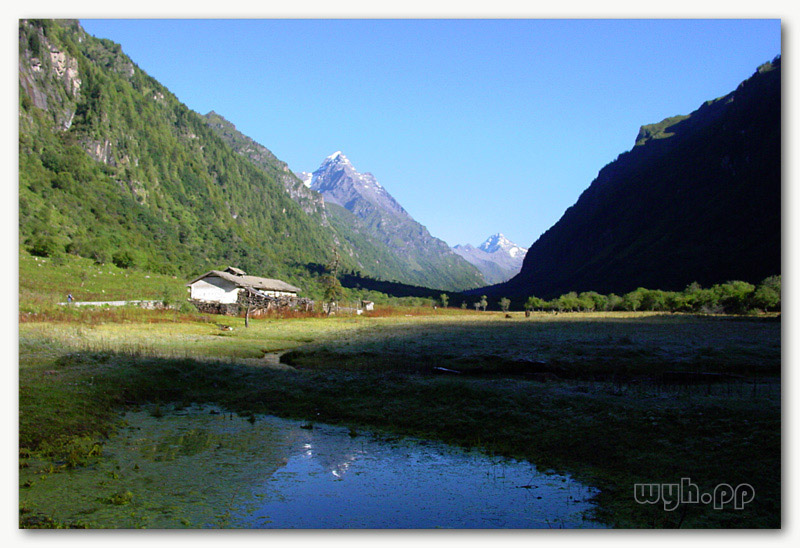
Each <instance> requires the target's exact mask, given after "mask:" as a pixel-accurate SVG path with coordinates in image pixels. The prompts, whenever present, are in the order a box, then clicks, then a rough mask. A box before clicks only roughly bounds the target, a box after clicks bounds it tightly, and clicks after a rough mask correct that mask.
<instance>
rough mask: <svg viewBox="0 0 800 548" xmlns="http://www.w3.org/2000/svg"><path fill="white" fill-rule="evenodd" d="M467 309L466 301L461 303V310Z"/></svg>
mask: <svg viewBox="0 0 800 548" xmlns="http://www.w3.org/2000/svg"><path fill="white" fill-rule="evenodd" d="M466 309H467V301H461V310H466Z"/></svg>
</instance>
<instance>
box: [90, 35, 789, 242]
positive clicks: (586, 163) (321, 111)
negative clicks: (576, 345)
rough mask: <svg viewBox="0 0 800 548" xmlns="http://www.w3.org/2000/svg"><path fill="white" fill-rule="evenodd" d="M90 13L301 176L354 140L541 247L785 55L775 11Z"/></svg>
mask: <svg viewBox="0 0 800 548" xmlns="http://www.w3.org/2000/svg"><path fill="white" fill-rule="evenodd" d="M81 22H82V24H83V26H84V28H85V29H86V30H87V32H89V33H91V34H93V35H95V36H98V37H102V38H109V39H111V40H113V41H115V42H118V43H120V44H121V45H122V48H123V50H124V51H125V53H127V54H128V55H129V56H130V57H131V58H132V59H133V60H134V62H135V63H137V64H138V66H139V67H140V68H141V69H143V70H145V71H146V72H147V73H149V74H150V75H152V76H154V77H155V78H157V79H158V80H159V81H161V82H162V83H163V84H164V85H166V86H167V87H168V88H169V89H170V90H171V91H172V92H173V93H175V95H177V97H178V98H179V99H180V100H181V101H183V102H184V103H185V104H186V105H187V106H188V107H189V108H191V109H193V110H195V111H197V112H200V113H202V114H204V113H206V112H208V111H210V110H215V111H216V112H218V113H219V114H221V115H222V116H224V117H225V118H227V119H228V120H230V121H231V122H232V123H234V124H235V125H236V126H237V128H238V129H239V130H240V131H241V132H242V133H244V134H246V135H248V136H250V137H252V138H253V139H255V140H256V141H258V142H259V143H261V144H263V145H264V146H266V147H267V148H269V149H270V150H272V151H273V152H274V153H275V154H276V156H277V157H278V158H280V159H282V160H283V161H285V162H287V163H288V164H289V166H290V168H292V169H293V170H294V171H313V170H314V169H316V168H317V167H318V166H319V164H320V163H321V162H322V160H323V159H324V158H325V157H326V156H327V155H329V154H331V153H332V152H334V151H336V150H342V151H343V152H344V153H345V154H346V155H347V156H348V158H349V159H350V160H351V162H352V163H353V164H354V166H355V167H356V169H358V170H359V171H362V172H363V171H370V172H372V173H373V174H374V175H375V176H376V177H377V179H378V180H379V181H380V182H381V184H382V185H383V186H384V187H385V188H386V189H387V190H388V191H389V192H390V193H392V195H394V196H395V198H397V200H398V201H399V202H400V203H401V204H402V205H403V207H405V208H406V210H408V211H409V213H411V215H412V216H414V217H415V218H416V219H417V220H418V221H420V222H421V223H423V224H424V225H426V226H427V227H428V229H429V230H430V232H431V233H432V234H433V235H434V236H437V237H439V238H442V239H444V240H445V241H446V242H447V243H448V244H450V245H455V244H457V243H472V244H474V245H477V244H479V243H481V241H482V240H484V239H485V238H486V237H487V236H489V235H490V234H492V233H495V232H503V233H504V234H505V235H506V236H507V237H509V238H510V239H511V240H513V241H515V242H516V243H518V244H520V245H523V246H526V247H527V246H529V245H531V244H532V243H533V242H534V241H535V240H536V239H537V238H538V237H539V235H541V233H542V232H544V231H545V230H547V229H548V228H549V227H550V226H552V225H553V224H554V223H555V222H556V221H557V220H558V219H559V218H560V217H561V215H562V214H563V213H564V210H565V209H566V208H567V207H569V206H571V205H572V204H573V203H574V202H575V201H576V200H577V198H578V196H579V195H580V193H581V192H582V191H583V190H584V189H585V188H586V187H588V186H589V184H590V183H591V181H592V180H593V179H594V177H595V176H596V175H597V172H598V171H599V170H600V169H601V168H602V167H603V166H604V165H606V164H607V163H609V162H611V161H612V160H614V159H615V158H616V157H617V155H618V154H620V153H622V152H624V151H626V150H629V149H630V148H631V147H632V146H633V142H634V139H635V137H636V134H637V132H638V130H639V127H640V126H641V125H643V124H647V123H653V122H658V121H660V120H662V119H663V118H666V117H668V116H672V115H675V114H687V113H689V112H691V111H692V110H694V109H696V108H697V107H699V106H700V104H701V103H702V102H703V101H705V100H708V99H713V98H716V97H719V96H722V95H725V94H726V93H728V92H730V91H732V90H733V89H735V87H736V86H737V85H738V84H739V83H740V82H741V81H742V80H744V79H746V78H747V77H749V76H750V75H751V74H752V73H753V72H754V71H755V70H756V68H757V66H758V65H760V64H761V63H764V62H766V61H769V60H771V59H772V58H773V57H775V56H776V55H778V54H779V53H780V51H781V27H780V21H779V20H753V19H750V20H142V19H138V20H91V19H90V20H82V21H81Z"/></svg>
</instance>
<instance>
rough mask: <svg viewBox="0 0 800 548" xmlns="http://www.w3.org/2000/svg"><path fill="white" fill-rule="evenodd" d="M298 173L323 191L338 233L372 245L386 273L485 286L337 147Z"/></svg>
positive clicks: (433, 283) (421, 281)
mask: <svg viewBox="0 0 800 548" xmlns="http://www.w3.org/2000/svg"><path fill="white" fill-rule="evenodd" d="M297 176H298V177H299V178H300V179H301V180H302V181H303V182H304V183H305V184H306V185H307V186H308V187H309V188H310V189H311V190H313V191H316V192H318V193H320V194H321V195H322V197H323V198H324V200H325V209H326V212H327V214H328V216H329V218H330V219H331V222H332V223H333V224H334V227H336V228H338V229H339V233H340V234H342V235H344V237H345V239H347V241H348V242H349V243H351V244H352V245H353V246H354V247H355V248H357V249H367V248H370V249H372V250H373V251H374V253H373V254H374V255H375V260H376V261H377V263H376V264H380V266H381V267H382V268H384V269H385V270H386V271H387V274H389V276H390V277H391V278H393V279H396V280H399V281H402V282H404V283H410V284H413V285H420V286H425V287H430V288H436V289H449V290H462V289H469V288H475V287H481V286H483V285H486V282H485V281H484V279H483V276H482V275H481V273H480V271H479V270H478V269H477V268H476V267H475V266H473V265H472V264H470V263H469V262H468V261H466V260H464V259H463V258H462V257H460V256H459V255H457V254H456V253H454V252H453V250H451V249H450V247H449V246H448V245H447V244H446V243H445V242H443V241H442V240H440V239H438V238H434V237H433V236H431V234H430V232H428V229H427V228H425V227H424V226H423V225H421V224H420V223H418V222H417V221H415V220H414V218H412V217H411V215H409V213H408V212H407V211H406V210H405V209H403V206H401V205H400V204H399V203H398V202H397V200H395V199H394V198H393V197H392V195H391V194H389V192H388V191H387V190H386V189H385V188H384V187H383V186H382V185H381V184H380V183H379V182H378V180H377V179H376V178H375V176H374V175H373V174H372V173H366V172H365V173H360V172H359V171H358V170H357V169H356V168H355V167H353V164H352V163H351V162H350V160H349V159H348V158H347V156H345V155H344V154H343V153H342V152H341V151H336V152H334V153H333V154H331V155H330V156H328V157H327V158H325V160H323V162H322V164H321V165H320V166H319V168H317V169H316V170H315V171H314V172H313V173H308V172H301V173H298V174H297ZM378 255H380V257H379V256H378ZM365 258H366V255H365Z"/></svg>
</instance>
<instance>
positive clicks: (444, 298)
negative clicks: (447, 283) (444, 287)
mask: <svg viewBox="0 0 800 548" xmlns="http://www.w3.org/2000/svg"><path fill="white" fill-rule="evenodd" d="M439 300H440V301H442V308H447V303H448V302H449V301H450V297H448V296H447V293H442V294H441V295H439Z"/></svg>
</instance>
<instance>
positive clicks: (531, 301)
mask: <svg viewBox="0 0 800 548" xmlns="http://www.w3.org/2000/svg"><path fill="white" fill-rule="evenodd" d="M546 304H547V303H546V301H545V300H544V299H540V298H539V297H536V296H534V295H531V296H530V297H528V300H527V301H525V310H541V309H542V308H544V307H545V305H546Z"/></svg>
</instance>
